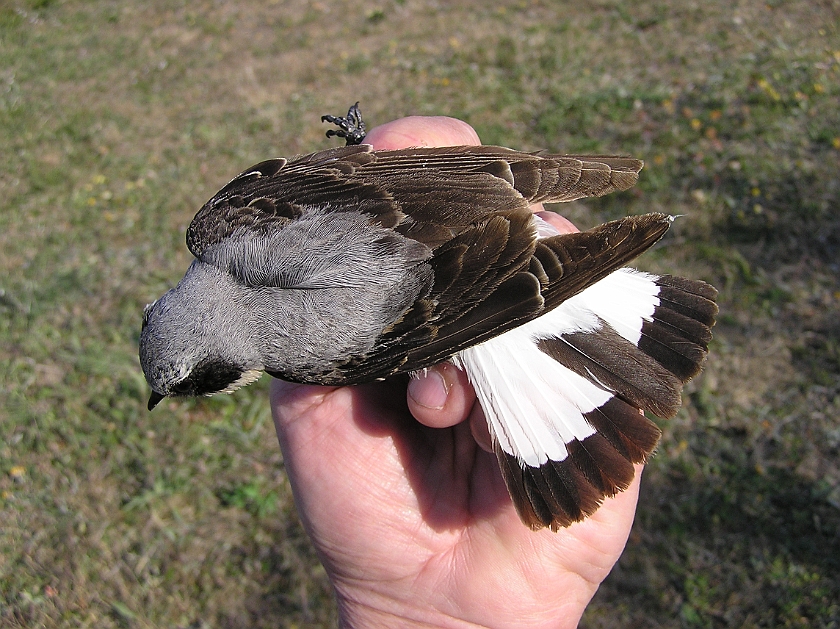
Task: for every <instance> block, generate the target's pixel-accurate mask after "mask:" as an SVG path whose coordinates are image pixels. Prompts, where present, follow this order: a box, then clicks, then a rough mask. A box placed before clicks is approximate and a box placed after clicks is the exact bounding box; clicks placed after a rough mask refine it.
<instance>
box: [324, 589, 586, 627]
mask: <svg viewBox="0 0 840 629" xmlns="http://www.w3.org/2000/svg"><path fill="white" fill-rule="evenodd" d="M594 589H597V588H594ZM592 593H593V594H594V592H592ZM590 599H591V594H590V595H589V596H582V597H580V598H579V599H578V597H574V596H573V597H570V599H567V600H565V601H564V603H563V604H562V605H561V606H559V607H554V608H553V609H551V611H548V610H547V609H546V606H545V605H544V604H543V605H538V606H535V607H534V608H531V609H524V608H521V607H519V606H516V605H514V607H519V609H516V610H515V611H514V610H512V609H508V610H506V611H504V610H495V611H493V610H489V609H485V610H481V611H479V612H478V613H477V614H471V613H469V612H464V613H463V614H459V615H457V616H456V615H452V614H450V613H444V612H441V611H440V610H437V609H434V608H431V607H428V606H426V605H423V606H421V605H417V604H413V603H405V602H402V601H395V600H393V599H391V598H389V597H387V596H385V595H379V594H376V593H374V592H372V591H367V592H365V594H364V596H363V600H359V599H356V598H354V597H348V596H341V595H338V612H339V621H338V626H339V628H340V629H514V628H517V629H518V628H519V627H523V626H527V627H533V628H539V629H574V628H576V627H577V626H578V624H579V623H580V619H581V617H582V616H583V612H584V611H585V609H586V606H587V604H588V602H589V600H590ZM549 607H551V606H549ZM473 611H476V610H473ZM465 616H467V617H472V620H467V619H465Z"/></svg>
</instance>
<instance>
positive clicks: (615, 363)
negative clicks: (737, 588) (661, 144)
mask: <svg viewBox="0 0 840 629" xmlns="http://www.w3.org/2000/svg"><path fill="white" fill-rule="evenodd" d="M716 295H717V291H716V290H715V289H714V288H713V287H711V286H710V285H708V284H706V283H705V282H701V281H694V280H687V279H682V278H677V277H672V276H668V275H663V276H656V275H650V274H647V273H640V272H638V271H634V270H632V269H628V268H622V269H619V270H617V271H615V272H613V273H611V274H609V275H607V276H606V277H604V278H603V279H601V280H600V281H598V282H596V283H595V284H593V285H591V286H589V287H588V288H585V289H584V290H582V291H580V292H578V293H577V294H575V295H574V296H573V297H570V298H569V299H567V300H566V301H564V302H563V303H561V304H559V305H558V306H556V307H555V308H554V309H553V310H551V311H550V312H547V313H546V314H545V315H543V316H541V317H539V318H537V319H534V320H533V321H530V322H529V323H526V324H525V325H522V326H520V327H519V328H516V329H513V330H510V331H508V332H506V333H505V334H502V335H501V336H498V337H496V338H494V339H492V340H490V341H487V342H486V343H482V344H481V345H477V346H475V347H472V348H469V349H467V350H464V351H462V352H460V353H459V354H458V355H457V357H456V362H457V363H460V365H461V366H462V367H463V368H464V369H465V370H466V372H467V374H468V375H469V378H470V380H471V381H472V382H473V384H474V385H475V387H476V393H477V395H478V398H479V401H480V403H481V405H482V408H483V409H484V412H485V415H486V416H487V421H488V424H489V426H490V431H491V434H492V435H493V437H494V444H495V450H496V454H497V456H498V459H499V464H500V467H501V469H502V474H503V476H504V478H505V482H506V483H507V487H508V490H509V491H510V494H511V497H512V498H513V502H514V504H515V506H516V509H517V511H518V513H519V515H520V517H521V518H522V520H523V521H524V522H525V523H526V524H527V525H528V526H530V527H531V528H533V529H538V528H542V527H551V528H552V529H553V530H556V529H557V528H559V527H562V526H568V525H569V524H571V523H573V522H576V521H579V520H582V519H584V518H586V517H587V516H589V515H591V514H592V513H594V512H595V510H596V509H597V508H598V507H599V506H600V504H601V502H602V500H603V498H604V497H605V496H612V495H615V494H616V493H617V492H619V491H622V490H624V489H626V488H627V487H628V486H629V484H630V482H631V481H632V480H633V464H634V463H641V462H644V461H645V460H646V459H647V457H648V456H649V455H650V454H651V452H653V450H654V449H655V447H656V444H657V442H658V440H659V436H660V431H659V428H657V426H656V425H655V424H654V423H653V422H652V421H650V420H649V419H647V418H646V417H645V416H644V414H643V413H642V412H641V411H648V412H650V413H652V414H654V415H656V416H659V417H663V418H670V417H672V416H674V415H675V414H676V412H677V410H678V409H679V408H680V405H681V389H682V386H683V384H685V382H687V381H688V380H689V379H690V378H692V377H693V376H694V375H696V374H697V373H698V372H699V371H700V369H701V367H702V364H703V361H704V360H705V357H706V354H707V352H708V344H709V342H710V340H711V327H712V326H713V325H714V319H715V315H716V314H717V311H718V308H717V305H716V304H715V301H714V300H715V297H716Z"/></svg>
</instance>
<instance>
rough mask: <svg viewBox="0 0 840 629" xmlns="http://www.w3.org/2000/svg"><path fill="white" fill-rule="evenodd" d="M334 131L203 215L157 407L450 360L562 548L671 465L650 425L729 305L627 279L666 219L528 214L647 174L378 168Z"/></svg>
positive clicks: (344, 122) (567, 166) (626, 168)
mask: <svg viewBox="0 0 840 629" xmlns="http://www.w3.org/2000/svg"><path fill="white" fill-rule="evenodd" d="M357 105H358V104H357ZM348 113H353V108H351V111H350V112H348ZM324 119H328V120H330V121H331V122H336V123H337V124H339V126H340V127H341V128H342V130H341V131H332V134H335V135H340V136H341V137H346V138H347V141H348V144H347V146H344V147H336V148H330V149H326V150H321V151H318V152H314V153H310V154H306V155H302V156H297V157H294V158H291V159H285V158H274V159H268V160H266V161H262V162H260V163H258V164H256V165H254V166H252V167H250V168H248V169H246V170H245V171H243V172H242V173H241V174H239V175H238V176H236V177H234V178H233V179H232V180H231V181H230V182H229V183H228V184H227V185H225V186H224V187H223V188H222V189H221V190H220V191H219V192H218V193H216V194H215V195H214V196H213V197H212V198H211V199H210V200H209V201H208V202H207V203H206V204H205V205H204V206H203V207H202V208H201V209H200V210H199V211H198V213H197V214H196V215H195V217H194V219H193V220H192V222H191V224H190V225H189V228H188V229H187V233H186V242H187V247H188V248H189V250H190V252H191V253H192V254H193V256H194V257H195V259H194V260H193V262H192V263H191V265H190V266H189V269H188V270H187V272H186V274H185V275H184V277H183V279H181V281H180V282H179V283H178V284H177V285H176V286H175V287H174V288H172V289H170V290H169V291H167V292H166V293H165V294H164V295H163V296H162V297H160V298H159V299H158V300H156V301H155V302H153V303H151V304H149V305H148V306H146V308H145V310H144V313H143V323H142V329H141V333H140V343H139V354H140V362H141V365H142V369H143V372H144V374H145V377H146V379H147V381H148V383H149V385H150V386H151V389H152V393H151V397H150V399H149V404H148V407H149V410H152V409H153V408H154V407H155V406H156V405H157V404H158V403H159V402H160V401H161V400H163V399H164V398H166V397H169V396H173V397H178V396H200V395H213V394H216V393H231V392H233V391H236V390H237V389H239V388H240V387H243V386H245V385H247V384H250V383H252V382H254V381H255V380H257V379H258V378H259V377H260V376H261V374H262V373H263V372H266V373H268V374H270V375H271V376H274V377H276V378H280V379H282V380H286V381H289V382H297V383H307V384H319V385H354V384H360V383H366V382H372V381H376V380H383V379H385V378H388V377H391V376H394V375H397V374H406V373H408V374H415V373H418V372H420V371H422V370H423V369H426V368H428V367H431V366H433V365H436V364H438V363H441V362H444V361H451V362H452V363H454V364H455V365H456V366H458V367H460V368H461V369H463V370H464V371H465V372H466V374H467V377H468V378H469V381H470V382H471V383H472V385H473V386H474V388H475V391H476V397H477V400H478V402H479V403H480V405H481V407H482V409H483V411H484V415H485V417H486V419H487V423H488V428H489V431H490V435H491V438H492V443H493V449H494V451H495V453H496V456H497V458H498V462H499V466H500V469H501V472H502V476H503V477H504V480H505V483H506V485H507V488H508V490H509V493H510V495H511V499H512V501H513V504H514V506H515V508H516V511H517V513H518V514H519V517H520V519H521V520H522V521H523V523H524V524H525V525H527V526H529V527H530V528H531V529H534V530H538V529H541V528H546V527H547V528H550V529H551V530H553V531H556V530H558V529H559V528H562V527H566V526H569V525H571V524H572V523H574V522H578V521H581V520H583V519H585V518H587V517H589V516H590V515H592V514H593V513H594V512H595V511H596V510H597V509H598V507H599V506H600V504H601V503H602V502H603V500H604V498H605V497H608V496H614V495H615V494H617V493H618V492H620V491H623V490H624V489H626V488H627V487H628V486H629V485H630V483H631V481H632V479H633V476H634V467H633V464H635V463H643V462H645V461H646V460H647V459H648V457H649V456H650V455H651V454H652V453H653V452H654V450H655V449H656V446H657V443H658V441H659V438H660V435H661V431H660V429H659V428H658V427H657V425H656V423H654V422H653V421H652V420H651V419H649V418H648V417H647V416H646V415H645V413H649V414H652V415H654V416H656V417H660V418H665V419H667V418H671V417H673V416H674V415H675V414H676V413H677V411H678V410H679V408H680V407H681V390H682V388H683V385H684V384H685V383H686V382H687V381H688V380H690V379H691V378H692V377H694V376H695V375H697V374H698V373H699V372H700V371H701V369H702V366H703V363H704V361H705V359H706V356H707V354H708V351H709V349H708V348H709V343H710V341H711V339H712V334H711V328H712V326H713V325H714V323H715V316H716V315H717V313H718V306H717V304H716V297H717V291H716V290H715V288H714V287H712V286H711V285H710V284H708V283H706V282H703V281H700V280H692V279H686V278H681V277H677V276H672V275H667V274H665V275H657V274H651V273H645V272H641V271H637V270H635V269H633V268H630V267H627V266H626V265H627V263H629V262H630V261H631V260H633V259H635V258H636V257H637V256H639V255H640V254H641V253H643V252H644V251H646V250H648V249H649V248H650V247H652V246H653V245H654V244H655V243H656V242H658V241H659V240H660V239H661V238H662V237H663V236H664V235H665V233H666V232H667V231H668V229H669V228H670V226H671V224H672V223H673V221H674V220H675V217H673V216H670V215H667V214H662V213H648V214H643V215H634V216H627V217H625V218H621V219H618V220H614V221H610V222H607V223H604V224H602V225H598V226H596V227H594V228H592V229H589V230H585V231H582V232H577V233H567V234H560V233H558V232H557V230H556V229H554V228H553V227H552V226H551V225H550V224H549V223H548V222H546V221H544V220H542V219H541V218H540V217H539V216H537V215H536V214H534V213H533V212H532V211H531V209H530V205H532V204H535V203H541V202H568V201H573V200H576V199H580V198H584V197H599V196H602V195H605V194H608V193H611V192H615V191H622V190H627V189H629V188H631V187H632V186H633V185H634V184H635V183H636V182H637V180H638V177H639V172H640V171H641V169H642V166H643V162H642V161H640V160H637V159H634V158H631V157H623V156H610V155H561V154H551V153H542V152H522V151H517V150H514V149H509V148H505V147H499V146H452V147H434V148H429V147H420V148H408V149H399V150H374V149H373V147H371V146H370V145H367V144H363V143H360V142H361V141H362V140H363V136H364V134H363V131H364V129H363V127H362V130H361V131H362V132H361V133H357V131H358V123H360V122H361V115H360V114H359V115H358V120H356V119H355V118H353V117H351V116H349V115H348V118H339V117H333V116H325V117H324Z"/></svg>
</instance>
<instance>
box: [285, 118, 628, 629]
mask: <svg viewBox="0 0 840 629" xmlns="http://www.w3.org/2000/svg"><path fill="white" fill-rule="evenodd" d="M366 142H369V143H371V144H373V145H374V147H376V148H378V149H395V148H405V147H409V146H452V145H463V144H475V145H477V144H480V141H479V139H478V135H477V134H476V133H475V131H474V130H473V129H472V127H470V126H469V125H467V124H466V123H464V122H461V121H459V120H455V119H453V118H444V117H410V118H402V119H400V120H395V121H393V122H390V123H387V124H384V125H381V126H379V127H376V128H374V129H373V130H371V131H370V133H369V134H368V136H367V138H366ZM534 211H536V212H542V208H541V207H538V206H535V207H534ZM540 215H541V216H542V217H543V218H545V219H546V220H548V221H549V222H551V223H552V224H553V225H554V226H555V227H556V228H557V229H558V230H560V231H561V232H572V231H577V230H576V229H575V227H574V226H573V225H572V224H571V223H569V222H568V221H566V220H565V219H563V218H561V217H559V216H558V215H556V214H553V213H545V214H540ZM406 391H407V395H406ZM271 404H272V411H273V414H274V420H275V425H276V428H277V435H278V438H279V440H280V446H281V448H282V450H283V456H284V461H285V465H286V470H287V472H288V474H289V479H290V481H291V484H292V489H293V491H294V496H295V502H296V505H297V508H298V512H299V514H300V518H301V521H302V522H303V525H304V527H305V529H306V531H307V532H308V534H309V536H310V537H311V539H312V542H313V544H314V545H315V548H316V549H317V551H318V554H319V557H320V559H321V561H322V563H323V564H324V567H325V569H326V571H327V574H328V575H329V578H330V581H331V583H332V585H333V587H334V589H335V593H336V598H337V600H338V607H339V613H340V626H341V627H371V628H374V627H458V628H461V627H494V628H502V627H533V628H541V627H542V628H548V627H551V628H562V627H576V626H577V624H578V622H579V620H580V618H581V615H582V614H583V611H584V609H585V607H586V605H587V604H588V603H589V601H590V600H591V598H592V596H593V595H594V594H595V591H596V590H597V589H598V586H599V584H600V583H601V582H602V581H603V580H604V578H605V577H606V576H607V574H609V572H610V570H611V569H612V567H613V565H614V564H615V562H616V561H617V560H618V558H619V556H620V554H621V552H622V551H623V549H624V546H625V544H626V542H627V537H628V535H629V533H630V527H631V526H632V523H633V517H634V514H635V509H636V503H637V500H638V492H639V479H640V476H641V472H642V467H641V466H637V467H636V479H635V480H634V482H633V484H632V485H631V486H630V488H629V489H628V490H627V491H625V492H623V493H621V494H619V495H617V496H616V497H615V498H608V499H606V500H605V501H604V504H603V506H602V507H601V508H600V509H599V510H598V511H597V512H596V513H595V514H594V515H593V516H592V517H590V518H588V519H587V520H585V521H584V522H580V523H577V524H574V525H572V526H570V527H568V528H565V529H561V530H560V531H558V532H557V533H552V532H551V531H549V530H547V529H543V530H540V531H536V532H534V531H531V530H530V529H528V528H527V527H526V526H524V525H523V524H522V523H521V522H520V520H519V518H518V516H517V514H516V511H515V510H514V507H513V504H512V503H511V501H510V497H509V496H508V493H507V489H506V488H505V484H504V481H503V480H502V476H501V472H500V471H499V467H498V463H497V462H496V457H495V455H493V454H492V451H491V447H490V437H489V434H488V432H487V427H486V423H485V421H484V416H483V414H482V411H481V408H480V406H479V405H478V404H476V402H475V393H474V391H473V389H472V387H471V386H470V384H469V382H468V381H467V378H466V376H465V375H464V373H463V372H461V371H460V370H458V369H456V368H455V367H454V366H452V365H450V364H443V365H438V366H436V367H434V368H431V369H429V370H428V371H427V372H426V374H425V375H423V376H422V377H420V378H418V379H412V380H410V381H408V382H407V381H406V379H405V378H394V379H391V380H389V381H386V382H378V383H373V384H368V385H362V386H356V387H316V386H306V385H295V384H290V383H287V382H282V381H280V380H275V381H273V383H272V389H271Z"/></svg>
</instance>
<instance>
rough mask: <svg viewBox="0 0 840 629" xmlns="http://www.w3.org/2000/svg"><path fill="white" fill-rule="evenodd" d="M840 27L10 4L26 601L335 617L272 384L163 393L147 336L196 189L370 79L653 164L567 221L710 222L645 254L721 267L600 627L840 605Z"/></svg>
mask: <svg viewBox="0 0 840 629" xmlns="http://www.w3.org/2000/svg"><path fill="white" fill-rule="evenodd" d="M836 24H837V9H836V7H834V6H833V5H831V4H830V3H822V4H818V3H813V2H806V1H804V0H802V1H794V0H788V1H781V2H771V3H765V2H750V3H740V4H738V5H733V4H732V3H727V2H705V3H684V2H677V1H676V0H668V1H664V2H655V3H646V4H641V5H639V4H638V3H630V2H623V1H619V0H602V1H598V2H593V3H587V4H586V5H580V6H578V5H575V4H574V3H572V4H569V3H556V4H555V3H551V2H546V1H544V0H534V1H522V2H504V1H503V2H496V3H493V4H492V5H485V4H481V3H459V4H458V5H457V6H451V5H448V4H445V3H444V4H440V5H434V6H433V5H427V4H425V3H419V2H417V3H415V2H411V1H408V0H406V1H404V2H399V1H398V2H384V3H379V4H376V5H361V6H360V5H358V3H350V2H340V3H310V2H302V1H301V2H298V1H294V0H293V1H291V2H282V3H281V2H270V1H269V2H261V3H258V2H239V3H216V2H210V1H209V0H207V1H204V0H200V1H197V2H191V3H186V4H185V3H176V2H164V1H157V2H150V3H142V4H141V3H130V2H122V1H119V0H117V1H109V2H104V1H101V2H100V1H97V0H93V1H85V2H82V1H80V0H79V1H73V0H9V1H8V2H5V3H3V4H0V198H2V199H3V201H2V205H0V269H2V273H0V522H2V526H0V624H3V625H4V626H10V627H36V626H37V627H185V628H186V627H197V628H198V627H245V626H247V627H277V626H283V627H321V626H330V625H331V624H334V623H335V609H334V607H333V603H332V599H331V594H330V590H329V584H328V582H327V580H326V577H325V575H324V572H323V570H322V568H321V567H320V566H319V564H318V562H317V559H316V557H315V554H314V552H313V550H312V549H311V547H310V546H309V543H308V541H307V539H306V537H305V535H304V534H303V532H302V530H301V528H300V526H299V524H298V522H297V519H296V515H295V512H294V506H293V503H292V498H291V492H290V489H289V486H288V481H287V479H286V476H285V473H284V470H283V463H282V458H281V456H280V453H279V449H278V447H277V444H276V440H275V437H274V434H273V428H272V426H271V421H270V417H269V412H268V407H267V402H266V382H265V381H262V382H261V383H259V384H258V385H256V386H254V387H250V388H249V389H247V390H244V391H242V392H239V393H237V394H236V395H235V396H233V397H231V398H225V399H212V400H200V401H184V402H170V403H167V404H165V405H162V406H161V407H160V408H159V409H158V410H156V411H155V413H154V414H149V413H147V412H146V410H145V400H146V398H147V395H148V389H147V386H146V384H145V382H144V380H143V377H142V373H141V372H140V368H139V364H138V360H137V337H138V333H139V323H140V317H141V312H142V308H143V306H144V304H145V303H147V302H149V301H151V300H152V299H154V298H156V297H158V296H159V295H160V294H161V293H162V292H163V291H164V290H166V289H167V288H168V287H169V286H171V285H172V284H174V282H176V281H177V280H178V279H179V277H180V276H181V275H182V273H183V271H184V270H185V269H186V266H187V265H188V263H189V258H190V256H189V253H188V252H187V250H186V248H185V246H184V244H183V243H184V240H183V237H184V236H183V235H184V231H185V229H186V226H187V225H188V224H189V221H190V219H191V218H192V215H193V214H194V212H195V211H196V210H197V209H198V207H200V205H201V204H202V203H203V202H204V201H205V200H206V199H207V198H209V197H210V196H211V195H212V194H213V193H214V192H215V191H216V190H217V189H218V188H219V187H221V186H222V185H223V184H224V183H226V182H227V181H228V180H229V179H230V178H231V177H232V176H233V175H234V174H236V173H237V172H239V171H241V170H242V169H243V168H245V167H247V166H249V165H250V164H252V163H255V162H257V161H260V160H262V159H264V158H266V157H270V156H276V155H292V154H296V153H302V152H306V151H310V150H317V149H319V148H325V147H327V146H330V142H328V141H327V140H326V139H325V138H324V137H323V132H324V129H323V128H322V125H321V123H320V121H319V116H320V115H321V114H324V113H342V112H343V111H346V108H347V106H348V105H349V104H351V103H353V102H355V101H356V100H361V102H362V109H363V111H364V113H365V117H366V119H367V120H368V123H369V124H376V123H378V122H385V121H387V120H389V119H391V118H393V117H396V116H399V115H406V114H445V115H453V116H458V117H461V118H463V119H465V120H467V121H468V122H470V123H471V124H473V125H474V126H475V127H476V129H477V130H478V131H479V133H480V135H481V137H482V138H483V140H484V141H485V142H487V143H499V144H505V145H508V146H513V147H516V148H522V149H529V150H530V149H541V148H542V149H550V150H559V151H570V152H571V151H591V152H621V153H628V154H633V155H636V156H638V157H641V158H643V159H645V160H646V163H647V166H646V168H645V171H643V177H642V180H641V181H640V184H639V186H638V187H637V188H636V189H635V190H633V191H629V192H627V193H622V194H618V195H612V196H610V197H606V198H604V199H600V200H597V201H593V202H587V203H586V204H571V205H570V206H568V207H563V208H562V210H563V212H564V213H566V214H568V215H569V216H570V217H571V218H572V219H573V220H575V221H576V222H578V223H579V224H580V225H581V226H582V227H583V226H590V225H593V224H595V223H597V222H599V221H603V220H606V219H609V218H615V217H617V216H621V215H625V214H628V213H641V212H645V211H651V210H659V211H666V212H670V213H675V214H681V215H684V216H683V218H681V219H680V220H679V221H678V222H677V224H676V225H675V228H674V230H673V234H672V235H671V236H669V238H668V239H667V240H666V241H665V242H664V243H663V245H662V246H661V247H659V248H658V249H657V250H656V251H654V252H651V253H650V254H649V255H647V256H645V258H644V259H643V261H642V262H641V265H642V266H644V267H646V268H650V269H658V270H668V271H670V272H677V273H682V274H686V275H689V276H695V277H701V278H704V279H707V280H710V281H712V282H713V283H715V284H716V285H717V286H718V287H719V288H720V289H721V308H722V312H721V318H720V323H719V325H718V327H717V328H716V337H715V341H714V343H713V353H712V356H711V358H710V361H709V363H708V366H707V369H706V371H705V373H704V375H703V376H702V377H700V378H698V379H697V380H696V381H695V382H693V383H692V384H691V385H690V387H689V390H688V392H687V395H686V404H685V408H684V409H683V410H682V412H681V413H680V414H679V415H678V417H677V418H675V419H674V420H673V421H671V422H666V423H663V424H662V426H663V430H664V433H665V434H664V438H663V441H662V445H661V447H660V452H659V455H658V456H657V457H656V458H655V459H654V461H653V462H652V464H651V465H650V466H649V468H648V470H647V471H646V474H645V483H644V485H643V495H642V502H641V506H640V510H639V514H638V518H637V523H636V525H635V528H634V532H633V534H632V535H631V540H630V543H629V545H628V548H627V551H626V552H625V554H624V556H623V557H622V560H621V561H620V563H619V565H618V567H617V568H616V569H615V570H614V572H613V574H612V575H611V576H610V577H609V578H608V580H607V581H606V583H605V584H604V586H602V588H601V590H600V592H599V594H598V595H597V596H596V598H595V600H594V602H593V604H592V605H591V606H590V609H589V610H588V611H587V614H586V616H585V618H584V622H583V625H584V626H586V627H626V626H663V627H730V626H731V627H806V626H807V627H836V626H837V625H838V623H840V606H838V603H837V601H838V600H840V585H838V584H839V583H840V562H838V559H837V558H838V557H840V537H838V531H840V465H838V461H840V428H838V417H840V352H838V340H837V339H838V338H840V327H838V323H837V322H838V321H840V281H838V267H837V259H839V258H840V213H838V212H837V208H838V207H840V178H838V165H840V37H838V32H837V26H836Z"/></svg>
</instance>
